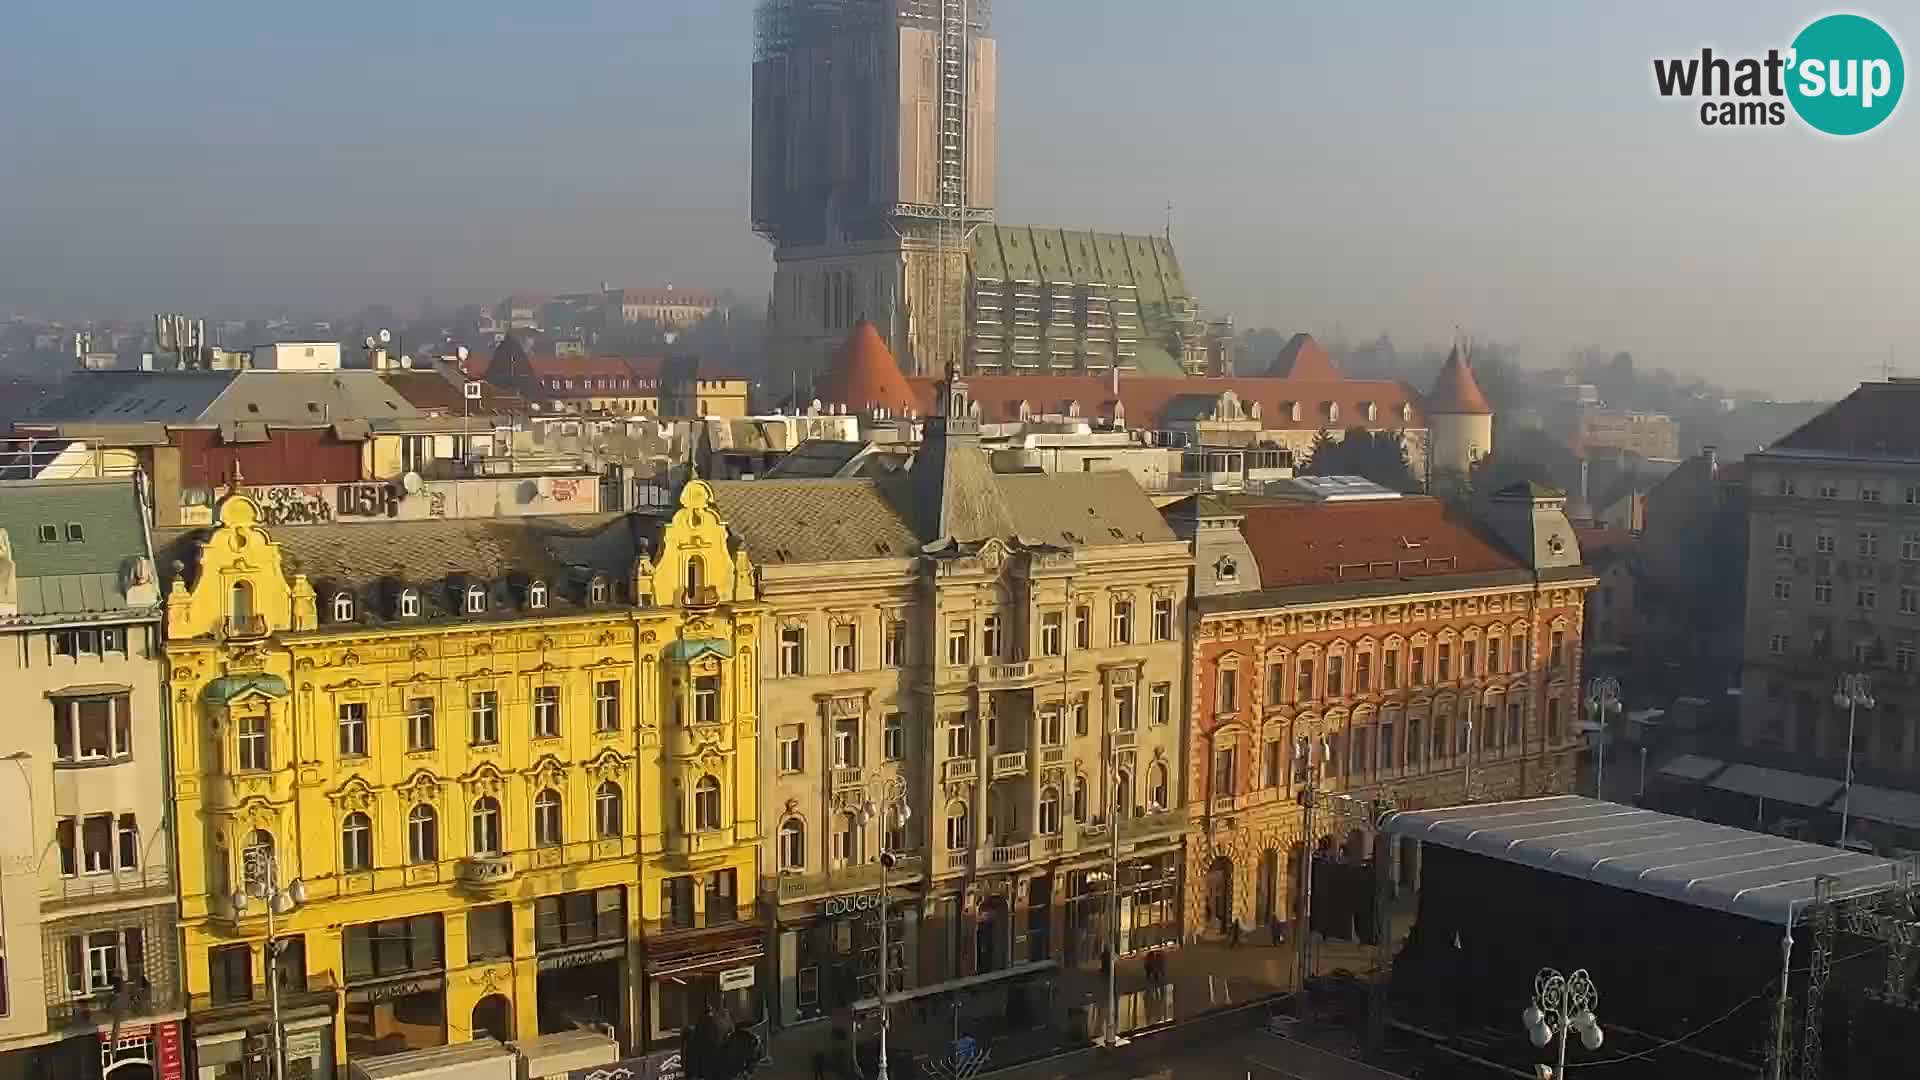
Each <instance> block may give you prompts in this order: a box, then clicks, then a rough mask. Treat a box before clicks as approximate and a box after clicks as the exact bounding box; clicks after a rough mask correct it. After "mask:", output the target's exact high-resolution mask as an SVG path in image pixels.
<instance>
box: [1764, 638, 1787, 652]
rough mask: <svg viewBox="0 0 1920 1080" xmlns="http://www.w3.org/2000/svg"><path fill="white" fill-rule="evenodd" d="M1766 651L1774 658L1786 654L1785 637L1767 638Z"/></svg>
mask: <svg viewBox="0 0 1920 1080" xmlns="http://www.w3.org/2000/svg"><path fill="white" fill-rule="evenodd" d="M1767 651H1768V652H1770V653H1772V654H1773V655H1775V656H1784V655H1786V652H1787V635H1785V634H1773V635H1770V636H1769V637H1768V638H1767Z"/></svg>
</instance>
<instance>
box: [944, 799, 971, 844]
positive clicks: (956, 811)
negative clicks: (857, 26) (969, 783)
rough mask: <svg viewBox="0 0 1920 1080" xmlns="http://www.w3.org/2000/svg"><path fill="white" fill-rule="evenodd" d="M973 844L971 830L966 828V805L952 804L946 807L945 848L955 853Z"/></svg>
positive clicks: (961, 803)
mask: <svg viewBox="0 0 1920 1080" xmlns="http://www.w3.org/2000/svg"><path fill="white" fill-rule="evenodd" d="M972 842H973V833H972V830H971V829H969V828H968V822H967V804H966V803H963V802H953V803H949V804H948V805H947V846H948V847H949V848H952V849H954V850H956V851H958V850H960V849H962V848H964V847H966V846H967V845H968V844H970V843H972Z"/></svg>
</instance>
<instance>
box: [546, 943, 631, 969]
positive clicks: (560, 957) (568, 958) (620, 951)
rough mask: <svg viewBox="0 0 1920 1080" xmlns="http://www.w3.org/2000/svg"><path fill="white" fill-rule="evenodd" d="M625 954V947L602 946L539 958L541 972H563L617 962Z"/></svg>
mask: <svg viewBox="0 0 1920 1080" xmlns="http://www.w3.org/2000/svg"><path fill="white" fill-rule="evenodd" d="M626 954H627V947H626V946H625V945H603V946H601V947H600V948H598V949H582V950H581V951H579V952H568V953H556V954H554V955H552V956H543V957H541V958H540V970H541V971H564V970H566V969H567V968H577V967H586V966H587V965H588V964H598V963H602V962H604V961H607V960H618V959H620V958H621V957H623V956H625V955H626Z"/></svg>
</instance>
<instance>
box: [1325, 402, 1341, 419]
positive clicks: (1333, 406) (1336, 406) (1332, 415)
mask: <svg viewBox="0 0 1920 1080" xmlns="http://www.w3.org/2000/svg"><path fill="white" fill-rule="evenodd" d="M1339 422H1340V403H1339V402H1337V401H1329V402H1327V423H1329V424H1337V423H1339Z"/></svg>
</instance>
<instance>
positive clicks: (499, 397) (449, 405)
mask: <svg viewBox="0 0 1920 1080" xmlns="http://www.w3.org/2000/svg"><path fill="white" fill-rule="evenodd" d="M467 363H468V364H469V365H471V364H472V363H473V357H471V356H469V357H467ZM382 378H383V379H384V380H385V382H386V384H387V385H388V386H391V387H393V389H394V391H395V392H396V393H398V394H399V395H400V396H401V397H403V398H406V399H407V401H408V402H409V403H410V404H412V405H413V407H414V408H416V409H422V410H425V411H428V412H439V413H443V414H445V415H448V416H457V415H459V414H461V413H462V412H474V413H496V414H497V413H524V412H526V411H527V400H526V398H523V397H521V396H520V395H519V394H517V393H514V392H513V391H511V390H507V389H503V388H501V387H497V386H494V385H493V384H491V383H482V384H481V386H480V400H479V401H474V402H469V401H468V400H467V398H466V395H465V393H464V392H463V391H462V389H461V387H460V384H459V383H457V382H454V381H453V380H451V379H449V378H447V377H446V376H444V375H442V374H440V373H439V372H437V371H389V372H386V373H385V374H384V375H382Z"/></svg>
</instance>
